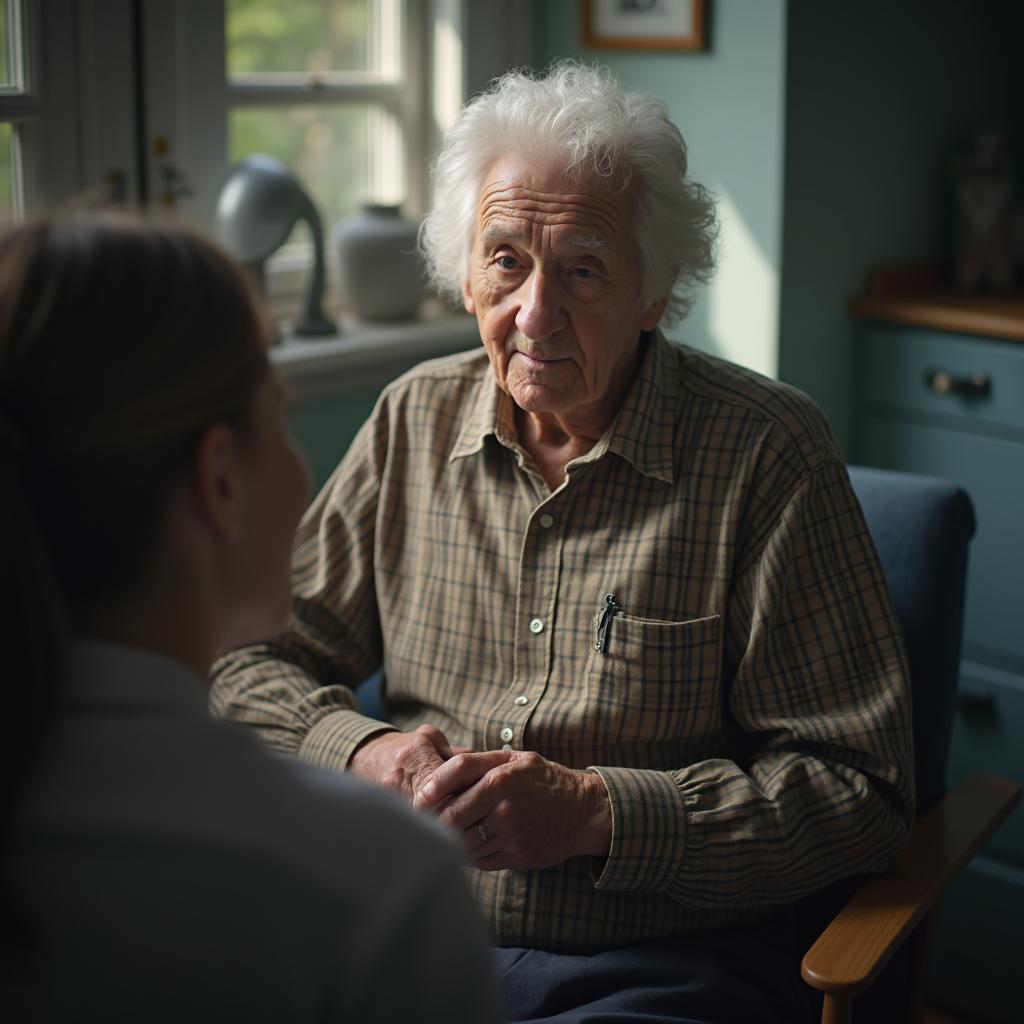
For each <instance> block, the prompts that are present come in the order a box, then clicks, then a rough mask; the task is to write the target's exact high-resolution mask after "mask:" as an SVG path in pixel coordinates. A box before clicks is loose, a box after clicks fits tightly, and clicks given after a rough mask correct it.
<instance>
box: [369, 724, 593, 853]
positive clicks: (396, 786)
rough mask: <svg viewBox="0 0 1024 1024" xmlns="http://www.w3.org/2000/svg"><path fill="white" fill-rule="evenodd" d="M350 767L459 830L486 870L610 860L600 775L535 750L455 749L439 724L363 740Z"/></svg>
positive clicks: (420, 809)
mask: <svg viewBox="0 0 1024 1024" xmlns="http://www.w3.org/2000/svg"><path fill="white" fill-rule="evenodd" d="M349 767H350V769H351V771H352V772H353V773H354V774H356V775H361V776H363V777H364V778H366V779H369V780H371V781H373V782H376V783H378V784H380V785H383V786H385V787H387V788H388V789H393V790H396V791H397V792H399V793H401V794H402V795H403V796H404V797H405V798H406V799H407V800H408V801H409V802H410V803H411V804H412V806H413V808H415V809H416V810H419V811H425V812H433V813H434V814H436V815H437V816H438V818H439V819H440V820H441V821H442V822H443V823H444V824H446V825H448V826H450V827H451V828H454V829H456V830H457V831H459V832H460V833H462V836H463V839H464V842H465V845H466V848H467V850H468V851H469V853H470V855H471V856H472V858H473V860H474V862H475V864H476V866H477V867H481V868H484V869H486V870H497V869H499V868H515V869H518V870H532V869H540V868H549V867H554V866H555V865H556V864H561V863H563V862H564V861H566V860H568V859H569V858H570V857H579V856H594V857H605V856H607V854H608V849H609V846H610V845H611V832H612V826H611V805H610V802H609V799H608V792H607V790H606V789H605V786H604V783H603V782H602V781H601V778H600V776H599V775H597V774H595V773H593V772H583V771H576V770H574V769H572V768H566V767H565V766H564V765H561V764H557V763H556V762H554V761H549V760H547V759H546V758H543V757H541V756H540V755H539V754H536V753H533V752H532V751H525V750H488V751H483V752H474V751H472V750H467V749H465V748H460V747H455V748H453V747H452V746H451V745H450V744H449V742H448V740H447V738H446V737H445V735H444V733H443V732H442V731H441V730H440V729H438V728H437V727H436V726H433V725H421V726H420V727H419V728H418V729H416V731H415V732H410V733H403V732H389V733H384V734H382V735H379V736H374V737H371V738H370V739H368V740H366V741H364V742H363V743H362V744H361V745H360V746H359V747H358V748H357V749H356V752H355V754H353V755H352V761H351V763H350V765H349ZM481 826H483V827H482V828H481Z"/></svg>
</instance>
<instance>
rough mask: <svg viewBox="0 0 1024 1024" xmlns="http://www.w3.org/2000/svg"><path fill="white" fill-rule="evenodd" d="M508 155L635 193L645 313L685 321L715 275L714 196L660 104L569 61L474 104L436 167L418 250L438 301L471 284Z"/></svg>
mask: <svg viewBox="0 0 1024 1024" xmlns="http://www.w3.org/2000/svg"><path fill="white" fill-rule="evenodd" d="M507 153H515V154H518V155H523V156H526V155H529V156H531V157H533V156H536V155H537V154H538V153H539V154H541V155H542V156H546V155H548V154H551V155H552V156H557V157H558V158H559V159H562V160H564V161H565V166H566V170H567V172H568V173H570V174H585V173H597V174H599V175H601V176H602V177H605V178H614V179H615V180H616V183H617V185H618V186H619V187H626V186H627V185H630V184H631V185H632V187H633V189H634V190H635V196H636V203H637V206H636V219H635V237H636V242H637V246H638V248H639V252H640V260H641V279H642V280H643V282H644V294H643V299H644V305H645V306H646V305H649V304H651V303H654V302H656V301H659V300H661V299H667V306H666V309H665V314H664V317H663V321H664V322H665V323H667V324H669V325H671V324H674V323H676V322H678V321H679V320H681V319H682V318H683V317H684V316H686V314H687V313H688V312H689V311H690V307H691V306H692V305H693V298H694V291H695V289H696V287H697V286H698V285H700V284H704V283H706V282H707V281H708V280H709V279H710V278H711V276H712V274H713V273H714V268H715V255H716V253H715V243H716V239H717V234H718V223H717V219H716V216H715V204H714V199H713V198H712V196H711V194H710V193H709V192H708V190H707V189H705V188H704V187H703V186H702V185H700V184H698V183H697V182H695V181H693V180H692V179H690V178H687V176H686V170H687V158H686V143H685V142H684V141H683V137H682V135H681V134H680V133H679V129H678V128H676V126H675V125H674V124H672V122H671V121H670V120H669V118H668V110H667V109H666V107H665V104H664V103H662V102H661V101H660V100H658V99H655V98H654V97H653V96H649V95H646V94H644V93H639V92H625V91H624V90H623V89H622V87H621V86H620V85H619V83H618V82H617V81H616V80H615V79H614V78H613V77H612V75H611V73H610V72H609V71H608V70H607V69H606V68H602V67H600V66H597V65H591V64H585V63H581V62H579V61H573V60H563V61H559V62H558V63H556V64H554V65H552V67H551V68H550V69H549V70H548V72H547V73H546V74H544V75H539V76H538V75H536V74H534V73H533V72H532V71H528V70H514V71H509V72H508V73H507V74H505V75H502V77H501V78H498V79H496V80H495V81H494V83H493V84H492V85H491V87H490V89H488V90H487V91H486V92H484V93H482V94H481V95H479V96H477V97H475V98H474V99H473V100H471V101H470V102H469V103H468V104H467V106H466V107H465V108H464V109H463V111H462V113H461V114H460V116H459V118H458V120H457V121H456V123H455V124H454V125H453V126H452V128H451V129H450V130H449V132H448V133H447V135H446V136H445V140H444V145H443V147H442V149H441V152H440V154H439V155H438V157H437V160H436V161H435V163H434V167H433V177H434V182H435V187H436V201H435V205H434V209H433V210H432V211H431V212H430V213H429V214H428V215H427V217H426V218H425V220H424V221H423V224H422V226H421V228H420V248H421V250H422V252H423V255H424V257H425V260H426V265H427V269H428V273H429V275H430V278H431V281H432V283H433V285H434V286H435V287H436V288H437V290H438V292H439V294H441V295H442V296H444V297H446V298H449V299H451V300H452V301H453V302H455V303H458V302H459V301H460V300H461V296H462V282H463V280H465V278H466V277H467V275H468V270H469V254H470V248H471V246H472V242H473V233H474V229H475V226H476V217H477V213H478V204H479V199H480V188H481V186H482V184H483V176H484V174H485V173H486V172H487V170H488V169H489V168H490V167H491V166H492V165H493V164H494V162H495V161H496V160H497V159H498V158H499V157H501V156H503V155H505V154H507Z"/></svg>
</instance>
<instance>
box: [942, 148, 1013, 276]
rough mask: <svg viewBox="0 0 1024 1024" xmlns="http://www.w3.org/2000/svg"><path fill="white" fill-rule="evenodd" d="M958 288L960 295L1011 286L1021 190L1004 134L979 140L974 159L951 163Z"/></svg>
mask: <svg viewBox="0 0 1024 1024" xmlns="http://www.w3.org/2000/svg"><path fill="white" fill-rule="evenodd" d="M953 188H954V192H953V195H954V200H955V205H956V227H955V250H954V252H955V264H956V284H957V287H958V288H960V289H961V290H962V291H984V290H991V291H1007V290H1009V289H1010V288H1011V287H1012V286H1013V261H1014V252H1013V220H1014V216H1015V212H1016V210H1015V207H1016V202H1017V189H1016V181H1015V176H1014V169H1013V161H1012V160H1011V159H1010V157H1009V155H1008V154H1007V152H1006V147H1005V144H1004V141H1003V138H1002V136H1001V135H998V134H996V133H995V132H984V133H982V134H981V135H979V136H978V140H977V146H976V149H975V152H974V153H973V154H972V155H971V156H966V157H964V156H961V157H956V158H955V159H954V160H953Z"/></svg>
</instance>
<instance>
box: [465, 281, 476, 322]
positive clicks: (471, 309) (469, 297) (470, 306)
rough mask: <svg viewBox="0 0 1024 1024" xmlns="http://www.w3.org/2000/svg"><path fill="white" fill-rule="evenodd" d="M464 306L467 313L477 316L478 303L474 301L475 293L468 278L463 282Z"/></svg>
mask: <svg viewBox="0 0 1024 1024" xmlns="http://www.w3.org/2000/svg"><path fill="white" fill-rule="evenodd" d="M462 305H463V306H464V307H465V309H466V312H467V313H472V314H473V315H474V316H476V303H475V302H474V301H473V292H472V290H471V289H470V287H469V278H468V277H466V278H463V281H462Z"/></svg>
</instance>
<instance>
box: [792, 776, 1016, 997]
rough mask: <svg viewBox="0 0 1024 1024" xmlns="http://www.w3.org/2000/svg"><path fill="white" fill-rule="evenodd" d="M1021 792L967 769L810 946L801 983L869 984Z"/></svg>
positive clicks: (856, 990)
mask: <svg viewBox="0 0 1024 1024" xmlns="http://www.w3.org/2000/svg"><path fill="white" fill-rule="evenodd" d="M1020 798H1021V788H1020V786H1019V785H1017V783H1015V782H1013V781H1011V780H1010V779H1004V778H1000V777H999V776H996V775H972V776H969V777H968V778H966V779H964V780H963V781H962V782H961V783H959V784H958V785H957V786H956V787H955V788H954V789H952V790H950V792H949V793H947V794H946V796H945V797H943V799H942V800H941V801H940V802H939V803H938V804H937V805H936V806H935V807H933V808H932V809H931V810H930V811H929V812H928V813H927V814H926V815H925V816H924V817H923V818H919V819H918V821H917V822H916V823H915V825H914V828H913V831H912V832H911V836H910V843H909V845H908V846H907V848H906V850H904V852H903V854H902V855H901V856H900V858H899V860H898V861H897V862H896V863H895V864H894V865H893V866H892V868H890V870H889V871H887V872H886V873H885V874H884V875H879V876H877V877H875V878H870V879H868V880H867V881H866V882H864V884H863V885H861V887H860V888H859V889H858V890H857V891H856V892H855V893H854V894H853V896H852V897H851V899H850V901H849V903H847V904H846V906H845V907H844V908H843V909H842V910H841V911H840V912H839V913H838V914H837V915H836V916H835V918H833V920H832V921H831V923H830V924H829V925H828V927H827V928H826V929H825V930H824V931H823V932H822V933H821V935H820V936H819V937H818V939H817V941H816V942H815V943H814V945H813V946H811V948H810V949H809V950H808V951H807V954H806V955H805V956H804V959H803V963H802V965H801V974H802V975H803V979H804V981H806V982H807V984H808V985H811V986H812V987H813V988H816V989H818V990H819V991H821V992H825V993H831V994H833V995H836V996H843V997H849V996H855V995H859V994H860V993H861V992H863V991H864V990H865V989H866V988H868V987H869V986H870V985H871V983H872V982H873V981H874V980H875V978H876V977H877V975H878V973H879V971H881V969H882V968H883V967H884V966H885V964H886V963H887V961H888V960H889V957H890V956H892V954H893V953H894V952H895V951H896V950H897V949H898V948H899V946H900V943H902V942H903V940H904V939H905V938H906V937H907V935H909V934H910V932H911V931H912V930H913V929H914V926H915V925H916V924H917V923H918V922H919V921H920V920H921V918H922V917H923V916H924V915H925V914H926V913H927V912H928V910H929V909H930V908H931V907H932V906H933V904H935V903H936V902H937V901H938V899H939V897H940V896H941V895H942V892H943V890H944V889H945V888H946V886H947V885H949V883H950V882H951V881H952V879H953V878H954V876H955V875H956V874H957V873H958V872H959V871H960V870H961V869H962V868H963V867H964V866H965V865H966V864H967V862H968V861H969V860H970V859H971V858H972V857H973V856H974V855H975V854H976V853H977V852H978V851H979V850H980V849H981V847H982V846H984V845H985V843H986V842H988V840H989V838H990V837H991V835H992V834H993V833H994V832H995V830H996V829H997V828H999V826H1000V825H1001V824H1002V823H1003V822H1004V821H1005V820H1006V818H1007V816H1008V815H1009V813H1010V812H1011V811H1012V810H1013V808H1014V807H1016V806H1017V804H1018V803H1020Z"/></svg>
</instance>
